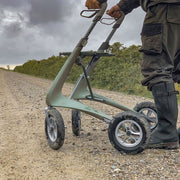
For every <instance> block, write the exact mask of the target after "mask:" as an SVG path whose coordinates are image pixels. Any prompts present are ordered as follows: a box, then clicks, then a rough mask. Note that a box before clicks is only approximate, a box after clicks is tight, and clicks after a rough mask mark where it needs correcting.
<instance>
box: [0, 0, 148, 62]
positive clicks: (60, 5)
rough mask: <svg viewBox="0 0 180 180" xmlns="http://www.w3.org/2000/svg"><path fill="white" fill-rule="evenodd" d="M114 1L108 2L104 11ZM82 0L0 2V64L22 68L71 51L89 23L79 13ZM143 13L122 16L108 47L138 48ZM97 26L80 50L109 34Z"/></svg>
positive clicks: (93, 44) (12, 0)
mask: <svg viewBox="0 0 180 180" xmlns="http://www.w3.org/2000/svg"><path fill="white" fill-rule="evenodd" d="M117 2H118V0H109V1H108V8H110V7H111V6H112V5H115V4H116V3H117ZM84 4H85V0H0V64H1V65H2V64H23V63H24V62H26V61H28V60H30V59H37V60H40V59H43V58H44V59H46V58H48V57H50V56H52V55H55V56H57V55H58V54H59V52H62V51H72V50H73V48H74V47H75V46H76V44H77V42H78V41H79V39H80V38H81V37H83V35H84V34H85V32H86V31H87V29H88V27H89V25H90V23H91V19H86V18H82V17H81V16H80V15H79V13H80V11H81V10H83V9H85V7H84ZM144 15H145V14H144V12H143V11H142V9H141V8H137V9H136V10H134V11H133V12H132V13H130V14H129V15H127V16H126V18H125V20H124V22H123V24H122V25H121V27H120V28H119V29H118V31H117V32H116V34H115V35H114V37H113V39H112V41H111V43H110V44H113V42H121V43H122V44H124V45H125V46H129V45H132V44H136V45H138V44H141V42H140V32H141V28H142V23H143V19H144ZM110 28H111V27H109V26H106V25H103V24H100V23H98V24H97V26H96V28H95V29H94V31H93V32H92V34H91V35H90V37H89V42H88V44H87V46H86V47H85V49H84V50H96V49H97V48H98V47H99V45H100V44H101V42H103V41H104V40H105V38H106V36H107V34H108V32H109V31H110Z"/></svg>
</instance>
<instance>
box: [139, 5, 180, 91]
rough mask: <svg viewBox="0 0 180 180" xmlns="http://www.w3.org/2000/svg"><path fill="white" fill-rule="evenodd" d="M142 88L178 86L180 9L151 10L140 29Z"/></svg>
mask: <svg viewBox="0 0 180 180" xmlns="http://www.w3.org/2000/svg"><path fill="white" fill-rule="evenodd" d="M140 51H142V52H143V60H142V64H141V71H142V74H143V76H144V79H143V80H142V84H143V85H144V86H148V89H150V90H151V88H152V86H153V85H155V84H157V83H160V82H169V81H171V82H172V80H174V81H175V82H178V83H180V5H175V4H159V5H156V6H153V7H150V8H149V10H148V12H147V14H146V17H145V20H144V26H143V29H142V49H141V50H140Z"/></svg>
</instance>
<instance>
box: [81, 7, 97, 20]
mask: <svg viewBox="0 0 180 180" xmlns="http://www.w3.org/2000/svg"><path fill="white" fill-rule="evenodd" d="M99 11H100V10H99V9H88V10H82V11H81V13H80V15H81V16H82V17H85V18H92V17H94V16H95V15H96V14H97V13H98V12H99ZM89 12H92V14H90V15H89V16H88V15H84V13H89Z"/></svg>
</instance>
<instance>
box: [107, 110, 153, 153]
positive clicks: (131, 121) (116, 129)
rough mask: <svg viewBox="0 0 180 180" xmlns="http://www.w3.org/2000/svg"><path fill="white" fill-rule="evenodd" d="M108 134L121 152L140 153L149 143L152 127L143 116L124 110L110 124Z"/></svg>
mask: <svg viewBox="0 0 180 180" xmlns="http://www.w3.org/2000/svg"><path fill="white" fill-rule="evenodd" d="M108 135H109V140H110V142H111V144H112V145H113V146H114V147H115V148H116V149H117V150H118V151H120V152H121V153H126V154H138V153H140V152H142V151H143V150H144V149H145V148H146V146H147V145H148V143H149V138H150V128H149V124H148V122H147V121H146V119H145V118H144V117H143V116H139V114H137V113H134V112H123V113H120V114H117V115H116V116H115V118H114V121H112V122H111V123H110V124H109V129H108Z"/></svg>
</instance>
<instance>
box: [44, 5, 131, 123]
mask: <svg viewBox="0 0 180 180" xmlns="http://www.w3.org/2000/svg"><path fill="white" fill-rule="evenodd" d="M106 7H107V3H103V4H102V5H101V9H100V10H99V11H97V14H96V15H95V18H94V19H93V22H92V24H91V25H90V27H89V29H88V31H87V33H86V34H85V36H84V37H83V38H82V39H81V40H80V41H79V43H78V44H77V46H76V47H75V49H74V50H73V52H72V53H60V54H64V55H68V54H70V56H69V57H68V59H67V60H66V62H65V64H64V65H63V67H62V68H61V70H60V71H59V73H58V75H57V76H56V78H55V80H54V81H53V83H52V86H51V88H50V90H49V92H48V94H47V97H46V103H47V105H48V107H52V106H56V107H64V108H71V109H76V110H79V111H82V112H85V113H87V114H90V115H92V116H94V117H96V118H98V119H101V120H103V121H105V122H110V121H112V120H113V117H110V116H108V115H106V114H104V113H102V112H100V111H97V110H96V109H94V108H92V107H90V106H87V105H85V104H82V103H81V102H79V100H91V101H96V102H101V103H105V104H107V105H110V106H113V107H116V108H119V109H121V110H124V111H134V110H133V109H130V108H128V107H125V106H123V105H122V104H119V103H117V102H115V101H113V100H111V99H108V98H106V97H103V96H101V95H99V94H96V93H93V92H92V89H91V87H90V83H89V81H88V79H87V78H88V76H91V75H92V73H93V70H94V68H95V67H96V65H97V62H98V60H99V59H100V57H101V56H111V55H112V54H108V53H106V52H104V51H105V50H107V48H108V47H109V41H110V40H111V38H112V36H113V35H114V33H115V32H116V30H117V29H118V28H119V26H120V25H121V23H122V21H123V19H124V15H123V16H122V17H121V18H120V19H118V20H117V21H116V23H115V24H114V26H113V29H112V31H111V32H110V34H109V35H108V37H107V39H106V41H105V42H103V43H102V45H101V46H100V47H99V49H98V51H97V52H81V50H82V48H83V47H84V46H85V45H86V43H87V40H88V36H89V35H90V33H91V32H92V30H93V29H94V27H95V25H96V24H97V22H98V21H100V19H101V18H102V16H103V14H104V12H105V10H106ZM90 55H92V59H91V61H90V62H89V64H88V65H87V67H86V68H85V67H84V65H83V64H82V62H81V60H82V57H85V56H90ZM79 56H80V57H79ZM78 57H79V58H80V59H81V60H80V64H82V67H83V71H84V73H83V74H82V75H81V77H80V78H79V80H78V82H77V84H76V86H75V87H74V90H73V92H72V94H71V95H70V97H65V96H63V94H62V87H63V85H64V83H65V80H66V78H67V76H68V74H69V72H70V70H71V69H72V67H73V64H74V63H75V62H76V60H77V58H78Z"/></svg>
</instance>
